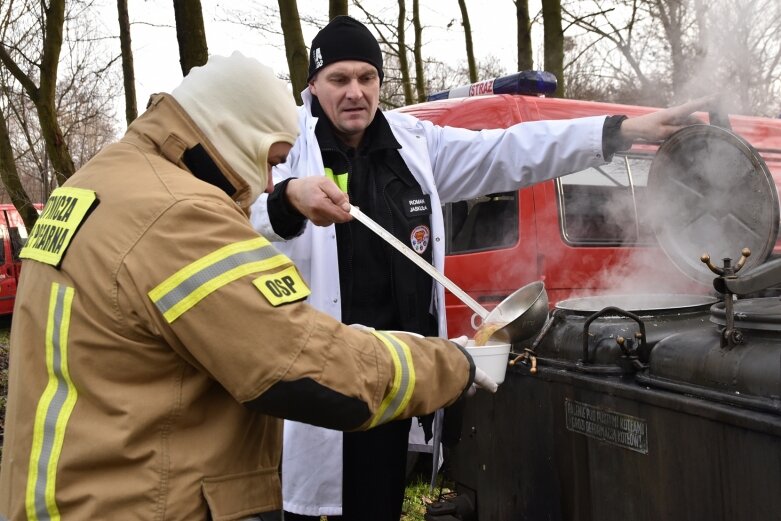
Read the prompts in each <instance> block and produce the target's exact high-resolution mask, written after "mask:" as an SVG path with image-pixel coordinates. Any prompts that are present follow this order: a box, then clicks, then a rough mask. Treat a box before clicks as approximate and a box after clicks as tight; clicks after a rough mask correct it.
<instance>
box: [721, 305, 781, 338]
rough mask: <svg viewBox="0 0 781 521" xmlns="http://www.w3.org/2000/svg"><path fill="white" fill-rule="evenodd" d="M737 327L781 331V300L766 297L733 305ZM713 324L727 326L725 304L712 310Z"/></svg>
mask: <svg viewBox="0 0 781 521" xmlns="http://www.w3.org/2000/svg"><path fill="white" fill-rule="evenodd" d="M733 315H734V317H735V326H736V327H739V328H746V329H755V330H764V331H781V298H779V297H765V298H750V299H744V300H738V301H736V302H735V303H734V305H733ZM710 320H711V322H713V323H714V324H718V325H720V326H724V325H726V322H727V321H726V311H725V306H724V302H718V303H716V304H714V305H713V307H712V308H711V317H710Z"/></svg>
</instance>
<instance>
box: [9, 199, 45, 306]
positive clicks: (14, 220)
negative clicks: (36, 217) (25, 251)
mask: <svg viewBox="0 0 781 521" xmlns="http://www.w3.org/2000/svg"><path fill="white" fill-rule="evenodd" d="M38 210H39V211H40V210H41V208H40V205H39V207H38ZM25 241H27V229H26V228H25V226H24V222H23V221H22V216H21V215H19V212H17V211H16V208H14V205H12V204H0V315H9V314H11V313H12V312H13V310H14V299H15V298H16V284H17V282H18V281H19V271H20V268H21V260H20V259H19V252H20V251H22V247H23V246H24V243H25Z"/></svg>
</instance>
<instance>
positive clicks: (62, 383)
mask: <svg viewBox="0 0 781 521" xmlns="http://www.w3.org/2000/svg"><path fill="white" fill-rule="evenodd" d="M73 295H74V291H73V288H69V287H67V286H62V285H60V284H57V283H53V284H52V289H51V293H50V296H49V316H48V319H47V323H46V371H47V373H48V374H49V381H48V383H47V384H46V389H44V391H43V394H42V395H41V399H40V400H39V401H38V407H37V409H36V412H35V426H34V430H33V441H32V450H31V451H30V465H29V469H28V472H27V494H26V496H25V507H26V510H27V518H28V519H29V520H30V521H43V520H50V519H60V513H59V510H58V509H57V504H56V502H55V486H56V478H57V463H58V461H59V459H60V454H61V452H62V445H63V441H64V438H65V428H66V427H67V425H68V419H69V418H70V415H71V412H72V411H73V407H74V406H75V405H76V399H77V398H78V393H77V391H76V387H75V386H74V385H73V381H72V380H71V377H70V372H69V370H68V327H69V325H70V317H71V304H72V303H73Z"/></svg>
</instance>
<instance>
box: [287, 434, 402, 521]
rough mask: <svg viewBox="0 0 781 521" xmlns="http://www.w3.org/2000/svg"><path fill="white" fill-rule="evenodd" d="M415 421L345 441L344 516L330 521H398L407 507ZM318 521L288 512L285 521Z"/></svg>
mask: <svg viewBox="0 0 781 521" xmlns="http://www.w3.org/2000/svg"><path fill="white" fill-rule="evenodd" d="M411 424H412V420H410V419H407V420H399V421H394V422H390V423H386V424H384V425H380V426H379V427H376V428H374V429H371V430H368V431H362V432H345V433H344V438H343V440H344V441H343V449H344V455H343V468H344V471H343V472H344V474H343V479H342V516H341V517H334V516H328V520H329V521H369V520H371V521H399V518H401V508H402V505H403V503H404V487H405V484H406V472H407V443H408V438H409V428H410V425H411ZM291 520H292V521H319V520H318V517H316V516H301V515H298V514H291V513H290V512H285V521H291Z"/></svg>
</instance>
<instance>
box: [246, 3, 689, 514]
mask: <svg viewBox="0 0 781 521" xmlns="http://www.w3.org/2000/svg"><path fill="white" fill-rule="evenodd" d="M382 79H383V70H382V54H381V52H380V48H379V45H378V44H377V41H376V40H375V38H374V37H373V36H372V35H371V33H370V32H369V30H368V29H367V28H366V27H364V26H363V25H362V24H361V23H359V22H358V21H356V20H354V19H352V18H350V17H347V16H340V17H337V18H335V19H334V20H332V21H331V22H330V23H329V24H328V25H327V26H326V27H325V28H323V29H322V30H321V31H320V32H319V33H318V34H317V36H316V37H315V38H314V40H313V42H312V47H311V53H310V65H309V85H308V88H307V89H306V90H305V91H304V92H303V93H302V95H303V99H304V106H303V107H301V108H300V109H299V124H300V129H301V134H300V136H299V138H298V140H297V141H296V143H295V145H294V147H293V149H292V150H291V152H290V155H289V156H288V160H287V162H286V163H285V164H284V165H279V166H278V167H277V168H276V169H275V170H276V172H275V182H276V185H275V189H274V192H273V193H271V194H267V195H263V196H261V197H260V198H259V199H258V200H257V201H256V203H255V204H254V206H253V208H252V222H253V225H254V226H255V228H256V229H257V230H258V231H260V232H261V233H262V234H263V235H265V236H266V237H269V238H272V239H277V240H285V241H287V242H284V243H281V244H279V249H280V250H281V251H283V252H284V253H285V254H287V255H288V256H290V257H291V258H292V259H293V261H294V262H295V263H296V265H297V266H298V267H299V269H300V270H301V272H302V274H303V276H304V278H305V279H306V281H307V282H308V283H309V285H310V288H311V290H312V293H311V296H310V298H309V302H310V303H311V304H312V305H313V306H314V307H316V308H317V309H320V310H322V311H325V312H327V313H329V314H330V315H331V316H333V317H335V318H337V319H340V320H342V321H343V322H345V323H347V324H362V325H365V326H371V327H375V328H377V329H386V330H393V329H396V330H406V331H412V332H416V333H420V334H422V335H425V336H432V335H439V336H443V337H445V336H446V335H447V330H446V321H445V313H444V312H445V301H444V290H443V288H442V287H441V286H439V285H437V284H434V283H433V281H432V280H431V279H430V278H429V277H428V276H427V275H426V274H425V273H423V272H422V270H419V269H418V268H416V267H414V265H413V264H412V263H411V262H410V261H409V260H408V259H406V258H404V257H403V256H401V255H400V254H397V253H396V252H395V251H394V250H392V249H390V248H389V247H388V246H387V245H385V244H384V243H383V242H382V241H381V240H380V239H378V238H377V237H375V236H374V235H373V234H372V233H371V232H370V231H368V230H366V229H365V228H364V227H362V226H361V225H360V224H359V223H357V222H355V221H352V220H351V217H350V215H349V214H348V213H347V212H348V210H349V208H350V203H352V204H355V205H356V206H359V207H360V208H361V209H362V211H363V212H364V213H366V214H368V215H369V216H370V217H372V218H373V219H375V220H376V221H378V222H379V223H380V224H381V225H383V226H384V227H385V228H386V229H388V230H389V231H391V232H392V233H393V234H394V235H396V237H397V238H399V239H400V240H402V241H404V242H406V243H408V244H410V245H411V246H413V247H415V248H416V251H417V252H418V253H419V254H420V255H421V256H422V257H423V258H425V259H426V260H427V261H429V262H431V263H432V264H433V265H434V266H435V267H436V268H437V269H438V270H440V271H444V261H445V242H444V241H445V234H444V225H443V217H442V211H441V205H442V204H443V203H448V202H453V201H460V200H465V199H470V198H473V197H477V196H479V195H482V194H487V193H494V192H504V191H510V190H517V189H518V188H520V187H523V186H528V185H531V184H534V183H538V182H540V181H544V180H547V179H551V178H554V177H558V176H561V175H565V174H568V173H572V172H576V171H579V170H583V169H585V168H587V167H590V166H595V165H602V164H604V163H606V162H607V161H609V160H610V156H612V154H613V153H614V152H615V151H616V150H621V149H626V148H628V147H629V146H630V145H631V143H632V141H633V140H635V139H647V140H659V139H663V138H665V137H667V136H669V135H670V134H672V133H673V132H674V131H675V130H677V129H678V128H680V126H681V124H682V123H688V117H689V115H690V113H691V112H692V111H693V110H694V109H696V108H698V107H699V105H700V104H701V103H699V102H694V103H690V104H688V105H682V106H680V107H675V108H671V109H666V110H662V111H659V112H656V113H653V114H649V115H646V116H641V117H637V118H631V119H626V118H625V117H623V116H610V117H591V118H581V119H576V120H567V121H538V122H530V123H522V124H519V125H516V126H514V127H511V128H509V129H506V130H505V129H497V130H483V131H480V132H475V131H471V130H464V129H457V128H449V127H439V126H436V125H433V124H431V123H429V122H426V121H421V120H418V119H416V118H414V117H412V116H409V115H406V114H401V113H396V112H388V113H383V112H382V111H379V110H378V105H379V92H380V84H381V82H382ZM348 201H349V202H348ZM334 349H338V346H334ZM360 377H361V375H345V378H360ZM409 426H410V423H409V421H408V420H407V421H402V422H391V423H390V424H387V425H386V426H383V427H381V428H379V429H373V430H371V431H367V432H363V433H345V434H342V433H341V432H336V431H330V430H327V429H322V428H318V427H313V426H310V425H305V424H300V423H295V422H286V423H285V438H284V449H283V465H282V483H283V487H282V488H283V501H284V509H285V519H286V520H288V521H289V520H296V519H302V520H307V519H311V520H317V519H318V517H319V516H321V515H325V516H328V518H329V520H332V519H344V520H348V521H358V520H361V521H366V520H371V521H398V519H399V517H400V513H401V505H402V502H403V495H404V471H405V465H406V450H407V435H408V431H409ZM340 515H341V516H342V517H341V518H337V517H335V516H340ZM309 516H312V517H309Z"/></svg>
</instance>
